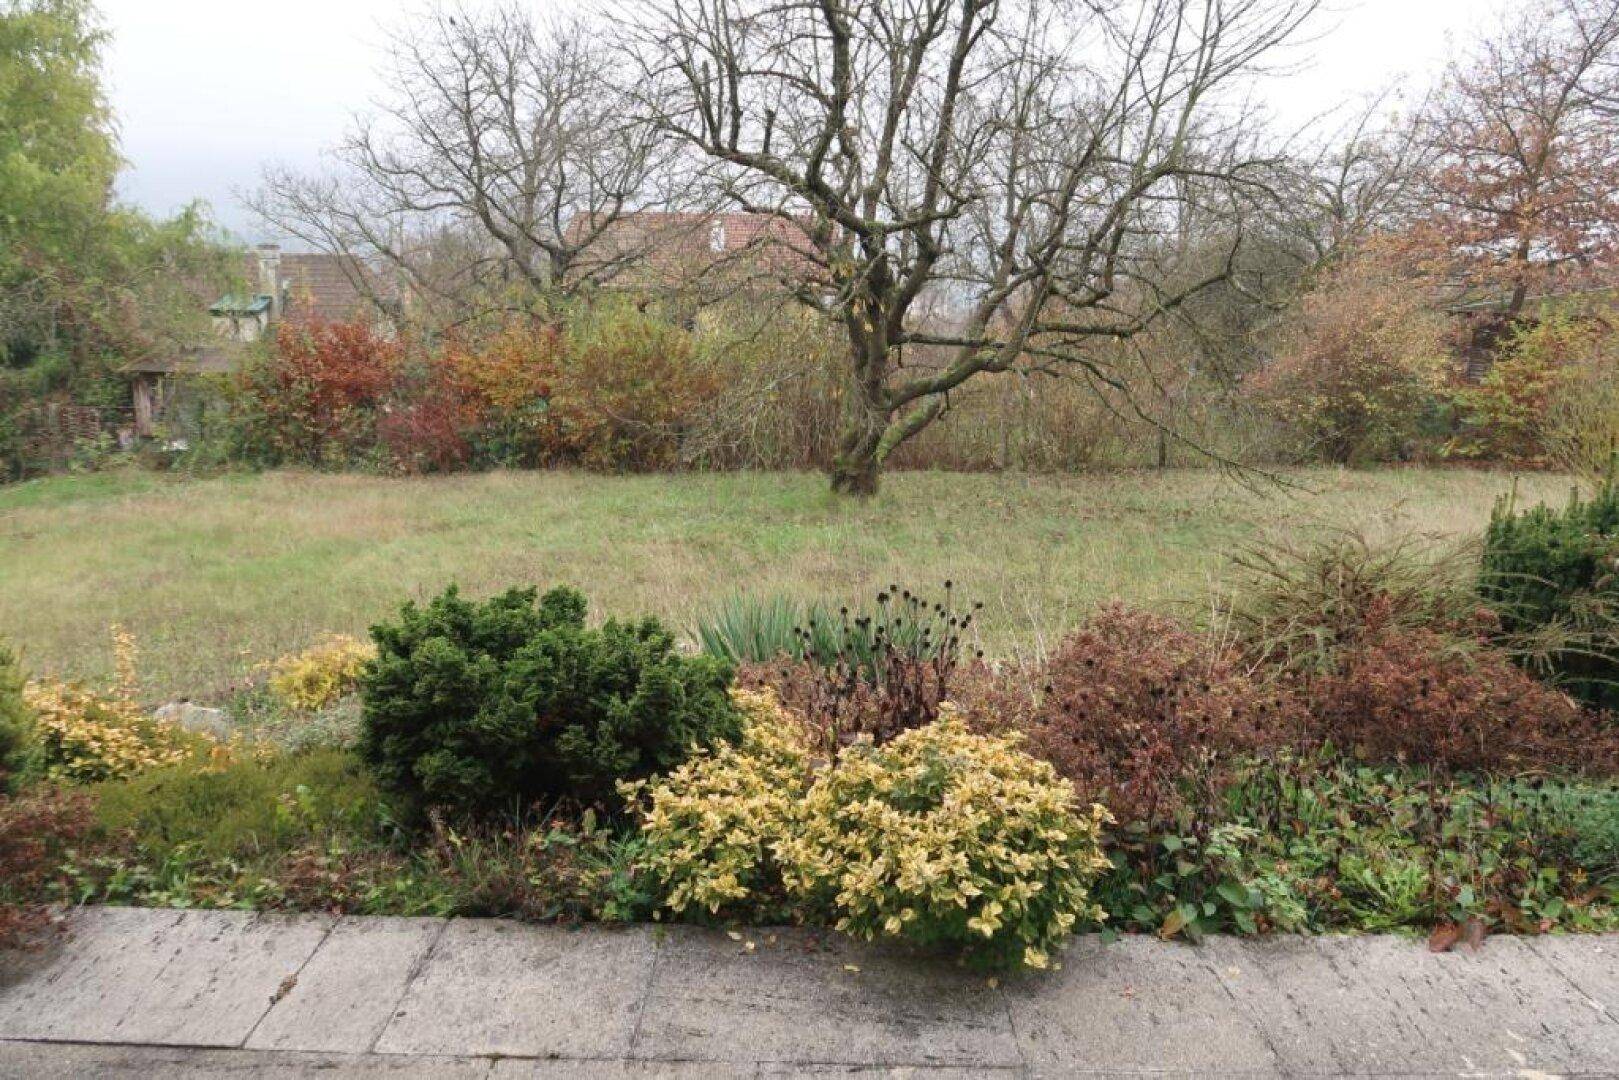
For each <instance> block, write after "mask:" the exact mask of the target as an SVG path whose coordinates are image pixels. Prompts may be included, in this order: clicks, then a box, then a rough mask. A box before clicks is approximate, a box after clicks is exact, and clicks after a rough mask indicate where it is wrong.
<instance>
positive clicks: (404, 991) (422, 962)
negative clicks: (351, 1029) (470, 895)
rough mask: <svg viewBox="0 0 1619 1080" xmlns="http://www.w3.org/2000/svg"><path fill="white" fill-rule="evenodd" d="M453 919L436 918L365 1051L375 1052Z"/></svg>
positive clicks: (368, 1052)
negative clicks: (429, 937) (434, 927)
mask: <svg viewBox="0 0 1619 1080" xmlns="http://www.w3.org/2000/svg"><path fill="white" fill-rule="evenodd" d="M349 917H351V916H345V918H349ZM454 921H455V920H454V919H453V918H450V919H439V920H438V932H437V933H435V934H434V935H433V940H432V941H430V942H428V943H427V948H425V949H423V950H422V955H421V956H419V957H417V958H416V960H415V961H414V962H413V963H412V964H411V965H410V971H408V972H407V973H406V974H405V985H404V986H401V987H400V988H399V996H398V997H396V998H394V1002H393V1004H392V1005H390V1006H389V1007H388V1015H387V1016H385V1017H384V1018H383V1020H382V1025H381V1026H380V1027H378V1028H377V1033H376V1034H375V1035H373V1036H371V1041H370V1042H368V1043H366V1046H365V1053H367V1054H375V1053H377V1044H378V1043H380V1042H381V1041H382V1037H383V1036H384V1035H386V1034H388V1029H389V1028H391V1027H393V1022H394V1020H396V1019H397V1018H398V1016H399V1006H401V1005H403V1004H404V1003H405V998H406V997H407V996H409V994H410V991H411V988H412V987H413V986H415V985H416V980H417V979H419V978H421V976H422V972H424V971H426V970H427V965H428V963H429V962H430V961H431V960H432V959H433V954H434V953H436V952H438V945H439V942H441V941H443V940H444V935H445V934H446V933H447V932H448V931H449V929H450V923H452V922H454ZM388 1056H395V1055H388ZM405 1056H409V1055H405ZM491 1068H493V1066H491Z"/></svg>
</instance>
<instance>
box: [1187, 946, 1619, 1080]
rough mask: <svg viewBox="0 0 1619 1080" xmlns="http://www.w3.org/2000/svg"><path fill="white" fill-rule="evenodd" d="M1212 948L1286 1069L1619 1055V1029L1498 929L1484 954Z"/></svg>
mask: <svg viewBox="0 0 1619 1080" xmlns="http://www.w3.org/2000/svg"><path fill="white" fill-rule="evenodd" d="M1204 947H1205V948H1206V949H1208V950H1209V958H1210V963H1211V966H1212V967H1213V969H1214V970H1215V971H1216V972H1217V973H1218V974H1219V976H1220V978H1221V979H1222V981H1224V982H1225V983H1226V985H1227V986H1228V987H1229V988H1230V990H1231V992H1232V993H1233V994H1234V995H1235V996H1236V997H1237V998H1238V999H1239V1000H1241V1001H1242V1003H1243V1005H1244V1008H1245V1009H1246V1010H1247V1011H1248V1013H1249V1014H1250V1016H1251V1017H1252V1018H1253V1021H1254V1023H1255V1024H1256V1025H1258V1026H1259V1028H1260V1029H1261V1030H1262V1031H1264V1033H1265V1036H1266V1038H1267V1040H1268V1041H1269V1042H1270V1044H1271V1045H1272V1047H1273V1048H1274V1049H1275V1050H1276V1053H1277V1055H1278V1057H1279V1059H1280V1063H1281V1066H1282V1068H1283V1069H1284V1070H1286V1071H1290V1072H1298V1071H1326V1072H1333V1071H1343V1072H1354V1073H1364V1072H1375V1073H1401V1072H1404V1073H1422V1072H1434V1073H1441V1074H1456V1073H1473V1072H1492V1071H1495V1072H1501V1071H1516V1070H1542V1071H1548V1072H1557V1071H1566V1070H1568V1069H1569V1068H1570V1067H1572V1066H1578V1065H1581V1064H1587V1065H1588V1064H1589V1063H1590V1062H1591V1061H1610V1060H1611V1061H1616V1062H1619V1043H1615V1042H1614V1041H1613V1038H1614V1036H1615V1035H1616V1034H1619V1029H1612V1028H1611V1026H1610V1025H1609V1024H1608V1023H1607V1020H1606V1019H1605V1018H1604V1017H1601V1016H1597V1015H1595V1014H1594V1013H1593V1012H1592V1010H1590V1009H1588V1008H1587V1009H1585V1010H1583V1012H1582V1011H1581V1010H1579V1009H1577V1008H1575V1007H1574V1006H1575V1004H1576V995H1575V994H1574V993H1573V992H1572V988H1571V987H1569V986H1568V985H1567V984H1566V982H1564V981H1562V980H1560V979H1559V977H1558V976H1557V974H1556V972H1555V971H1553V970H1552V969H1551V968H1550V967H1549V966H1547V965H1545V964H1542V963H1539V962H1538V958H1537V957H1535V956H1534V954H1533V953H1532V952H1530V950H1528V949H1527V948H1526V947H1525V946H1523V945H1522V943H1521V942H1518V941H1516V940H1514V939H1510V938H1499V939H1492V940H1490V941H1488V942H1486V943H1485V946H1484V948H1483V950H1481V951H1480V952H1479V953H1478V954H1476V955H1474V954H1469V953H1466V952H1454V953H1444V954H1436V953H1431V952H1429V951H1428V950H1427V948H1426V947H1425V945H1424V944H1423V942H1421V941H1420V940H1416V939H1407V938H1398V937H1324V938H1314V939H1298V938H1279V939H1274V940H1270V941H1241V942H1239V941H1236V940H1233V939H1219V940H1216V941H1212V942H1210V943H1208V944H1207V945H1206V946H1204ZM1610 1052H1611V1054H1612V1056H1610Z"/></svg>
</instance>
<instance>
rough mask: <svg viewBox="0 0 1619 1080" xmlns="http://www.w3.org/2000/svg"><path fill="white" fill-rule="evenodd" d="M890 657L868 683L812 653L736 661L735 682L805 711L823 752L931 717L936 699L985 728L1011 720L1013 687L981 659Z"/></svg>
mask: <svg viewBox="0 0 1619 1080" xmlns="http://www.w3.org/2000/svg"><path fill="white" fill-rule="evenodd" d="M889 664H890V668H889V675H888V677H886V678H885V679H883V680H882V681H881V682H880V683H877V684H873V683H872V682H870V681H868V680H866V679H863V678H860V677H858V674H856V673H850V672H840V671H836V670H833V671H829V670H828V669H827V668H826V667H824V666H823V665H821V664H818V663H816V662H815V661H813V660H794V659H792V658H791V657H782V658H781V659H778V660H771V661H766V662H764V663H744V664H742V665H740V666H739V667H738V669H737V675H736V683H737V685H738V686H740V687H741V688H742V689H744V690H764V689H769V690H774V691H775V692H776V696H777V697H778V698H779V699H780V700H781V703H782V705H784V706H785V707H787V708H788V709H790V710H791V711H792V712H794V713H796V714H798V715H799V716H801V717H802V718H803V719H804V724H805V727H806V728H807V729H808V731H809V733H810V739H811V743H812V745H814V746H815V747H816V748H817V750H819V751H821V752H824V753H826V754H828V755H830V754H832V753H835V752H836V750H837V748H838V747H840V746H844V745H847V744H848V743H849V742H851V741H852V740H854V739H855V738H857V737H859V736H862V735H864V736H869V737H870V738H871V739H872V741H873V742H876V743H878V744H881V743H884V742H887V741H888V740H889V739H892V738H893V737H894V736H896V735H899V734H900V733H902V732H904V731H907V730H910V729H911V728H915V727H921V726H923V725H925V724H927V723H931V722H932V721H933V720H934V719H935V718H937V716H938V715H939V705H940V703H941V702H943V701H951V702H953V703H955V704H956V705H957V706H959V707H960V708H961V710H962V711H963V713H965V714H966V715H967V717H968V719H969V721H970V722H971V723H973V725H974V726H976V727H980V728H982V729H984V730H991V729H997V728H1004V727H1009V726H1013V725H1014V724H1015V720H1014V719H1013V717H1012V716H1011V715H1009V712H1008V710H1009V708H1010V706H1011V704H1012V703H1013V702H1014V701H1015V700H1016V698H1015V695H1014V694H1013V693H1011V692H1010V691H1009V690H1008V689H1007V688H1006V687H1005V685H1004V681H1003V680H1002V679H1001V678H1000V677H999V676H998V674H997V673H996V671H995V670H994V669H993V668H991V667H990V666H989V665H988V664H986V663H985V662H984V661H983V660H981V659H976V658H974V659H970V660H956V661H953V662H952V663H950V664H940V663H938V662H937V661H936V660H932V659H918V658H910V657H899V656H895V657H892V658H890V661H889ZM1003 717H1004V719H1002V718H1003Z"/></svg>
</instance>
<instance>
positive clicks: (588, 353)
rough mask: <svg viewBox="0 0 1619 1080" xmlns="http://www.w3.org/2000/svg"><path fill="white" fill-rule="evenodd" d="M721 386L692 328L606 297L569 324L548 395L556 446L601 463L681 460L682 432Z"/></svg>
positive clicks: (579, 459)
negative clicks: (607, 300) (566, 350)
mask: <svg viewBox="0 0 1619 1080" xmlns="http://www.w3.org/2000/svg"><path fill="white" fill-rule="evenodd" d="M723 387H724V380H723V378H722V376H721V373H720V372H719V370H718V369H717V368H716V367H715V366H714V365H713V364H712V363H711V362H710V361H709V360H708V359H707V358H706V357H704V356H703V355H702V354H700V353H699V352H698V350H697V349H696V346H695V341H694V339H693V336H692V335H691V333H690V332H688V331H686V330H683V329H681V328H680V327H677V326H673V325H671V324H669V323H668V322H666V321H664V320H662V319H659V318H657V317H655V316H653V315H650V314H647V313H645V312H642V311H639V310H637V309H636V308H635V307H633V306H631V305H620V304H606V305H603V306H602V307H601V308H599V309H598V310H596V311H593V312H589V313H586V314H585V315H584V316H583V317H581V318H579V319H577V320H576V321H575V323H574V325H573V326H572V327H570V333H569V356H568V358H567V361H566V362H565V363H564V364H562V365H561V366H560V367H559V369H558V372H557V377H556V380H555V382H554V383H553V385H552V390H551V397H550V398H549V399H548V400H549V404H550V408H549V411H548V418H549V421H550V425H551V431H552V437H553V439H554V443H555V448H556V454H557V456H559V457H563V458H565V459H571V460H572V461H574V462H576V463H577V464H580V465H583V466H584V467H586V468H589V469H597V470H602V471H624V472H649V471H655V470H659V469H672V468H675V467H677V466H679V465H680V464H682V462H681V456H680V454H681V446H682V441H683V437H684V436H685V434H686V432H687V431H688V430H689V429H690V428H691V427H692V426H693V424H694V423H695V418H696V416H697V414H698V413H699V412H700V411H703V410H704V409H705V407H706V406H707V405H708V404H709V403H710V402H711V401H713V400H714V399H715V398H717V397H718V396H719V395H720V392H721V390H722V389H723Z"/></svg>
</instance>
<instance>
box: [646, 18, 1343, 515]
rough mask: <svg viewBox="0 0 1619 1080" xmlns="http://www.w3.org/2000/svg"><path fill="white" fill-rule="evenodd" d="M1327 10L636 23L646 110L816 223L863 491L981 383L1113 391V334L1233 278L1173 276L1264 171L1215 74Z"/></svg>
mask: <svg viewBox="0 0 1619 1080" xmlns="http://www.w3.org/2000/svg"><path fill="white" fill-rule="evenodd" d="M1315 6H1316V5H1315V0H1131V2H1128V3H1123V4H1111V3H1110V4H1095V3H1089V2H1081V0H1067V2H1059V3H1037V2H1034V0H679V2H677V3H663V2H659V3H652V2H650V0H646V2H643V3H641V4H639V5H638V6H637V7H636V8H635V9H634V10H635V11H636V12H637V14H635V15H634V17H633V21H634V24H635V26H636V28H637V29H638V33H637V35H636V41H637V48H636V54H637V56H638V57H639V59H640V62H641V63H642V64H643V66H644V72H643V77H642V79H641V80H640V81H639V85H640V86H641V87H643V88H644V89H646V90H647V91H648V92H649V93H650V94H652V95H655V97H649V98H648V99H646V100H643V101H642V102H641V107H642V109H643V111H644V112H645V113H646V114H647V115H649V116H650V117H651V118H652V119H653V121H654V122H655V124H656V126H657V127H658V128H659V129H660V130H662V131H664V132H667V133H670V134H672V135H674V136H676V137H678V138H679V139H680V140H682V141H683V142H684V143H686V144H688V145H690V146H692V147H695V148H696V149H698V150H699V151H701V152H702V154H704V155H706V157H707V158H708V159H709V160H710V161H711V162H712V163H713V166H714V168H713V172H714V174H715V177H716V179H717V181H718V183H719V184H720V186H721V188H722V189H723V191H724V193H725V195H726V196H727V197H728V198H729V199H730V200H731V201H732V202H733V203H734V204H737V205H740V206H742V207H744V208H746V209H749V210H753V211H758V212H764V213H772V214H778V215H783V216H788V217H792V218H793V219H794V220H796V221H801V222H802V223H803V227H804V228H805V230H806V231H807V233H808V236H809V241H810V246H811V247H812V248H813V250H814V252H815V259H816V262H817V263H818V266H819V271H820V272H819V274H817V275H813V276H812V277H813V280H809V281H805V282H803V283H802V285H801V287H800V289H799V296H800V299H802V300H804V301H806V302H808V303H811V304H813V305H815V306H816V307H819V308H821V309H822V310H824V311H826V312H828V313H829V314H831V315H833V316H834V317H836V318H838V319H839V320H841V322H842V325H843V327H844V329H845V330H846V332H847V337H848V342H849V364H850V375H851V378H850V388H849V391H848V394H847V397H846V401H845V405H846V408H845V410H844V411H845V419H844V421H843V430H842V434H841V436H840V440H839V451H838V454H837V457H836V460H835V462H834V465H833V467H832V470H831V472H832V484H833V487H834V488H835V489H837V490H839V491H845V492H853V493H857V494H865V493H869V492H871V491H873V490H875V488H876V485H877V480H878V474H879V471H880V469H881V466H882V462H883V460H884V459H885V458H886V457H887V456H888V455H889V453H890V452H892V451H893V450H894V448H895V447H896V446H898V445H899V444H900V443H902V442H903V441H905V440H906V439H908V438H910V437H911V436H913V435H915V434H916V433H917V432H919V431H921V430H923V429H924V428H925V427H927V426H928V425H929V424H930V423H932V422H933V421H934V420H936V419H938V417H940V416H941V415H942V414H943V413H944V412H945V411H946V409H947V408H948V407H949V401H950V394H951V391H952V390H954V389H955V388H957V387H958V386H960V385H961V384H962V383H964V382H966V381H967V380H968V379H970V378H972V377H973V376H975V375H978V374H979V373H982V372H999V371H1011V370H1020V371H1021V370H1031V371H1032V370H1047V371H1058V370H1068V371H1077V372H1080V373H1082V374H1083V377H1085V378H1087V379H1091V380H1094V381H1095V382H1096V384H1097V385H1099V386H1112V387H1114V388H1115V389H1117V388H1118V378H1117V376H1116V374H1115V373H1114V372H1112V371H1110V370H1109V369H1108V366H1107V364H1106V362H1105V360H1103V359H1102V358H1101V357H1102V356H1104V355H1105V351H1104V350H1099V349H1098V348H1096V346H1097V345H1098V343H1102V342H1109V343H1116V342H1118V341H1120V340H1123V339H1128V338H1130V337H1132V336H1134V335H1138V334H1141V333H1144V332H1145V331H1146V330H1147V329H1148V328H1149V327H1151V326H1153V325H1154V324H1155V323H1156V322H1158V321H1159V320H1161V319H1163V318H1165V317H1166V316H1168V315H1170V314H1172V313H1174V312H1175V311H1177V310H1178V309H1180V308H1181V307H1182V306H1183V305H1184V304H1185V303H1186V301H1187V300H1188V299H1190V298H1191V297H1194V296H1196V295H1197V294H1198V293H1200V292H1201V291H1203V290H1204V289H1206V288H1209V287H1210V286H1211V285H1213V284H1214V283H1216V282H1219V281H1223V280H1227V279H1228V278H1229V277H1230V274H1231V267H1232V260H1231V259H1230V258H1226V259H1222V260H1220V261H1219V262H1218V265H1216V266H1215V267H1214V268H1213V269H1212V270H1211V271H1210V272H1209V273H1207V274H1205V275H1201V276H1197V277H1195V278H1194V279H1192V280H1186V277H1185V275H1179V274H1176V273H1174V270H1175V269H1176V267H1175V265H1174V264H1175V259H1176V254H1177V252H1178V251H1181V250H1183V249H1184V245H1182V244H1179V243H1177V242H1176V238H1175V232H1176V228H1177V222H1178V220H1179V216H1180V214H1181V213H1182V212H1183V211H1185V210H1186V209H1187V208H1191V209H1192V210H1193V211H1194V212H1195V213H1196V214H1197V215H1198V216H1199V217H1200V218H1209V217H1215V216H1218V217H1219V218H1220V220H1221V222H1222V228H1221V230H1220V231H1221V233H1222V235H1224V236H1225V237H1226V238H1227V240H1228V249H1227V254H1228V255H1229V254H1230V253H1231V252H1233V251H1234V250H1235V249H1236V247H1237V246H1238V245H1240V243H1241V238H1242V235H1243V225H1242V221H1243V215H1244V210H1245V207H1247V206H1248V204H1249V202H1250V201H1251V199H1252V197H1253V195H1254V191H1253V190H1251V188H1252V186H1253V185H1254V184H1256V183H1258V182H1259V181H1260V179H1261V176H1262V172H1261V170H1258V169H1256V168H1254V166H1255V165H1256V163H1257V160H1258V155H1257V154H1256V153H1255V152H1254V151H1252V150H1251V149H1249V142H1248V140H1247V139H1246V138H1245V137H1244V133H1243V131H1242V130H1241V122H1242V117H1241V116H1240V115H1239V113H1238V112H1237V111H1236V110H1235V109H1233V108H1229V107H1226V105H1225V103H1224V102H1223V100H1222V99H1223V98H1229V97H1230V96H1231V95H1224V94H1223V93H1222V92H1223V91H1224V90H1226V89H1227V87H1228V86H1229V85H1230V84H1233V83H1235V82H1237V81H1238V80H1239V79H1241V78H1242V77H1243V76H1244V75H1245V74H1247V73H1250V72H1252V71H1253V70H1255V67H1256V65H1257V64H1258V63H1259V62H1260V61H1261V59H1262V58H1263V57H1264V56H1265V55H1266V54H1267V53H1269V52H1271V51H1272V50H1273V49H1274V48H1275V47H1276V46H1278V45H1279V44H1281V43H1283V42H1284V41H1285V40H1287V39H1288V38H1289V36H1290V35H1292V34H1293V33H1294V32H1295V31H1296V30H1297V29H1298V28H1299V26H1300V25H1301V23H1302V22H1303V21H1304V20H1305V18H1306V17H1307V16H1308V15H1309V14H1310V13H1311V11H1312V10H1313V9H1314V7H1315ZM929 306H932V307H933V308H934V311H935V314H934V315H933V316H932V317H930V318H923V317H922V312H923V311H924V309H926V308H928V307H929ZM941 310H942V311H944V312H947V314H939V313H938V312H939V311H941Z"/></svg>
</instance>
